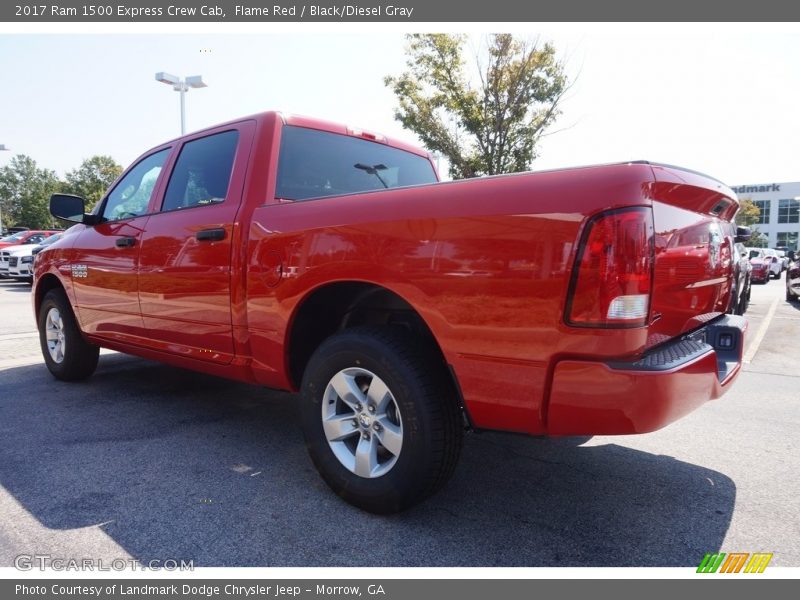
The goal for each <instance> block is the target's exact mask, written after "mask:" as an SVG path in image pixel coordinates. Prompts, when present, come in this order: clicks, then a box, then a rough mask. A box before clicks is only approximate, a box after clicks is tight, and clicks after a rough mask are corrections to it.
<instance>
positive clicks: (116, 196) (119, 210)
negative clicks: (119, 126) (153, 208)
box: [102, 148, 170, 221]
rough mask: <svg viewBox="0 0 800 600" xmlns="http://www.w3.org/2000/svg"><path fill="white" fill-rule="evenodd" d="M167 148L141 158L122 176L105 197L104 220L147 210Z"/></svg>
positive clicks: (166, 154) (135, 214)
mask: <svg viewBox="0 0 800 600" xmlns="http://www.w3.org/2000/svg"><path fill="white" fill-rule="evenodd" d="M169 150H170V149H169V148H167V149H165V150H161V151H160V152H156V153H155V154H151V155H150V156H148V157H146V158H143V159H142V160H141V161H140V162H139V163H138V164H137V165H136V166H135V167H134V168H133V169H131V170H130V171H129V172H128V174H127V175H125V177H123V179H122V180H121V181H120V182H119V183H118V184H117V185H116V186H115V187H114V189H113V190H112V191H111V193H110V194H109V195H108V198H107V199H106V203H105V206H103V214H102V217H103V219H104V220H106V221H118V220H120V219H129V218H131V217H138V216H140V215H143V214H145V213H146V212H147V207H148V205H149V204H150V196H152V195H153V189H154V188H155V186H156V181H158V175H159V174H160V173H161V169H162V168H163V167H164V162H165V161H166V160H167V156H169Z"/></svg>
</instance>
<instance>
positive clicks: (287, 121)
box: [159, 110, 430, 158]
mask: <svg viewBox="0 0 800 600" xmlns="http://www.w3.org/2000/svg"><path fill="white" fill-rule="evenodd" d="M275 117H277V118H278V119H280V120H281V122H282V123H283V124H284V125H292V126H296V127H306V128H309V129H318V130H320V131H328V132H330V133H338V134H341V135H349V136H352V137H358V138H362V139H367V140H370V141H373V142H378V143H380V144H386V145H387V146H392V147H393V148H398V149H400V150H405V151H406V152H411V153H413V154H417V155H419V156H422V157H425V158H430V155H429V153H428V152H427V151H425V150H424V149H423V148H420V147H419V146H415V145H413V144H409V143H408V142H404V141H402V140H398V139H396V138H391V137H389V136H386V135H383V134H382V133H378V132H375V131H370V130H367V129H364V128H361V127H357V126H353V125H345V124H342V123H335V122H333V121H326V120H325V119H317V118H314V117H306V116H303V115H295V114H291V113H284V112H280V111H276V110H270V111H265V112H260V113H256V114H252V115H247V116H244V117H239V118H237V119H231V120H229V121H225V122H223V123H215V124H214V125H211V126H209V127H204V128H202V129H198V130H195V131H190V132H188V133H187V134H186V135H184V136H179V137H177V138H173V139H172V140H169V141H168V142H165V143H171V142H173V141H175V140H179V139H182V138H183V137H186V136H187V135H195V134H197V133H201V132H203V131H205V130H210V129H217V128H219V127H224V126H225V125H232V124H234V123H240V122H242V121H258V122H259V123H260V122H263V121H266V120H268V119H271V118H275ZM161 145H163V144H159V146H161Z"/></svg>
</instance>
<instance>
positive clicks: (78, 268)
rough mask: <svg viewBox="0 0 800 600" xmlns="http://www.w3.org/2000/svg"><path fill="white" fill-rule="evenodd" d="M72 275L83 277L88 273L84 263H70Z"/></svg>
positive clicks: (76, 277)
mask: <svg viewBox="0 0 800 600" xmlns="http://www.w3.org/2000/svg"><path fill="white" fill-rule="evenodd" d="M71 269H72V277H73V278H75V279H85V278H86V276H87V275H88V274H89V268H88V267H87V266H86V265H72V266H71Z"/></svg>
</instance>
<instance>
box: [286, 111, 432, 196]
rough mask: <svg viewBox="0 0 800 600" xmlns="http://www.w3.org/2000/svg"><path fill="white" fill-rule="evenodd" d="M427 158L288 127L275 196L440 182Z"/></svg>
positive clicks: (379, 144)
mask: <svg viewBox="0 0 800 600" xmlns="http://www.w3.org/2000/svg"><path fill="white" fill-rule="evenodd" d="M436 181H437V179H436V173H435V172H434V170H433V165H431V163H430V161H429V160H428V159H427V158H425V157H424V156H419V155H418V154H414V153H412V152H407V151H405V150H401V149H399V148H394V147H392V146H387V145H385V144H382V143H379V142H372V141H368V140H364V139H360V138H355V137H351V136H347V135H342V134H338V133H330V132H327V131H320V130H317V129H308V128H305V127H296V126H292V125H287V126H284V127H283V129H282V132H281V148H280V158H279V160H278V180H277V185H276V188H275V196H276V197H277V198H281V199H286V200H313V199H317V198H325V197H328V196H341V195H345V194H356V193H359V192H369V191H374V190H383V189H389V188H396V187H404V186H409V185H420V184H426V183H436Z"/></svg>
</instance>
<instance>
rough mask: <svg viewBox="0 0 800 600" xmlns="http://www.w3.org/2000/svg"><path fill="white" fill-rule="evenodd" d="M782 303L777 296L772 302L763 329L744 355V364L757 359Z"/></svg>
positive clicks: (758, 332) (761, 328) (760, 329)
mask: <svg viewBox="0 0 800 600" xmlns="http://www.w3.org/2000/svg"><path fill="white" fill-rule="evenodd" d="M780 301H781V297H780V296H776V297H775V299H774V300H773V301H772V304H770V305H769V310H768V311H767V316H766V317H764V320H763V321H762V322H761V327H759V328H758V331H757V332H756V337H755V338H754V339H753V343H752V344H750V347H749V348H748V349H747V352H745V354H744V358H743V359H742V362H743V363H744V364H748V363H750V362H751V361H752V360H753V357H755V355H756V352H758V347H759V346H760V345H761V342H763V341H764V336H765V335H767V329H769V324H770V323H772V319H773V318H774V317H775V311H776V310H778V303H779V302H780Z"/></svg>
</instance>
